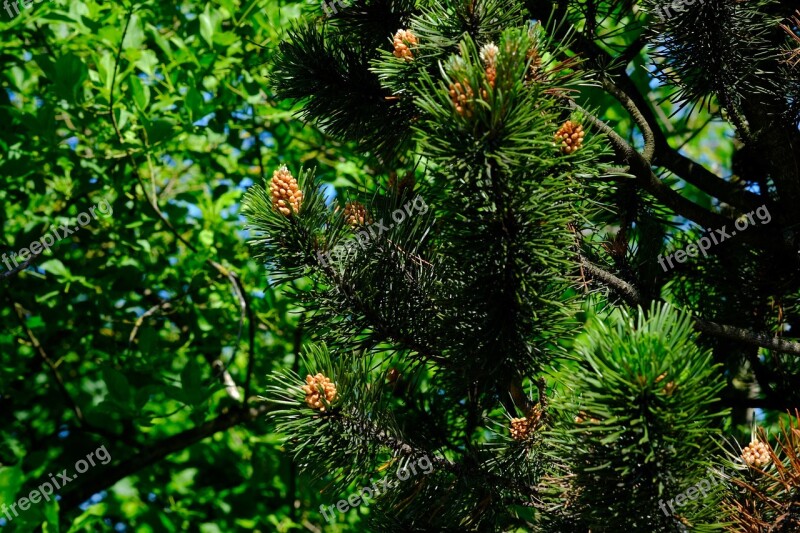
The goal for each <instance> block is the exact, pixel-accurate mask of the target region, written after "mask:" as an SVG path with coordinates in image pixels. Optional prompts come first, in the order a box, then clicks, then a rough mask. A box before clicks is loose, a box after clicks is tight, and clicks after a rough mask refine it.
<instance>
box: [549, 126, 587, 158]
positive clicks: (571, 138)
mask: <svg viewBox="0 0 800 533" xmlns="http://www.w3.org/2000/svg"><path fill="white" fill-rule="evenodd" d="M584 135H586V133H585V132H584V131H583V126H581V125H580V124H578V123H577V122H572V121H571V120H568V121H566V122H564V124H563V125H562V126H561V127H560V128H559V129H558V131H557V132H556V137H555V140H556V144H560V145H561V151H562V152H563V153H565V154H571V153H574V152H576V151H577V150H578V149H579V148H580V147H581V146H583V137H584Z"/></svg>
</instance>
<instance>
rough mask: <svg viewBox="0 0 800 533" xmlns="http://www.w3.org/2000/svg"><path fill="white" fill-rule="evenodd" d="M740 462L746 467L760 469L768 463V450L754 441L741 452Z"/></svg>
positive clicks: (759, 442)
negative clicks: (745, 464)
mask: <svg viewBox="0 0 800 533" xmlns="http://www.w3.org/2000/svg"><path fill="white" fill-rule="evenodd" d="M742 460H743V461H744V462H745V463H747V465H748V466H755V467H762V466H766V465H767V464H769V462H770V457H769V448H768V447H767V445H766V444H764V443H763V442H761V441H759V440H754V441H753V442H751V443H750V445H749V446H747V447H746V448H745V449H744V450H742Z"/></svg>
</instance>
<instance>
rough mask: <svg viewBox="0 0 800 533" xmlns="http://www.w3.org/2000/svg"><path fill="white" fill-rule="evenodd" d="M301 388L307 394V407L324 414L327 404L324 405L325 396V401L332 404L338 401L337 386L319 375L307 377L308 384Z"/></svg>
mask: <svg viewBox="0 0 800 533" xmlns="http://www.w3.org/2000/svg"><path fill="white" fill-rule="evenodd" d="M300 388H301V389H303V392H305V393H306V405H308V406H309V407H310V408H312V409H317V410H319V411H322V412H325V404H323V403H322V398H323V395H324V398H325V400H326V401H327V402H328V403H329V404H331V403H333V402H334V401H335V400H336V397H337V394H338V393H337V392H336V385H334V384H333V382H332V381H331V380H329V379H328V378H326V377H325V376H323V375H322V374H319V373H317V375H316V376H312V375H311V374H309V375H308V376H306V384H305V385H303V386H302V387H300ZM320 390H321V391H322V392H320Z"/></svg>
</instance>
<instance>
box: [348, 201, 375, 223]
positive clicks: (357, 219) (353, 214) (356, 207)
mask: <svg viewBox="0 0 800 533" xmlns="http://www.w3.org/2000/svg"><path fill="white" fill-rule="evenodd" d="M343 216H344V220H345V222H346V223H347V225H348V226H350V227H351V228H358V227H360V226H363V225H364V224H370V223H372V219H371V218H370V216H369V213H368V212H367V208H366V207H364V206H363V205H362V204H361V203H359V202H347V203H346V204H344V213H343Z"/></svg>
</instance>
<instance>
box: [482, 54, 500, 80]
mask: <svg viewBox="0 0 800 533" xmlns="http://www.w3.org/2000/svg"><path fill="white" fill-rule="evenodd" d="M499 53H500V49H499V48H498V47H497V45H496V44H494V43H489V44H486V45H484V46H483V48H481V60H482V61H483V66H484V67H485V68H486V81H488V82H489V86H491V87H494V83H495V81H496V80H497V56H498V54H499Z"/></svg>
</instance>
